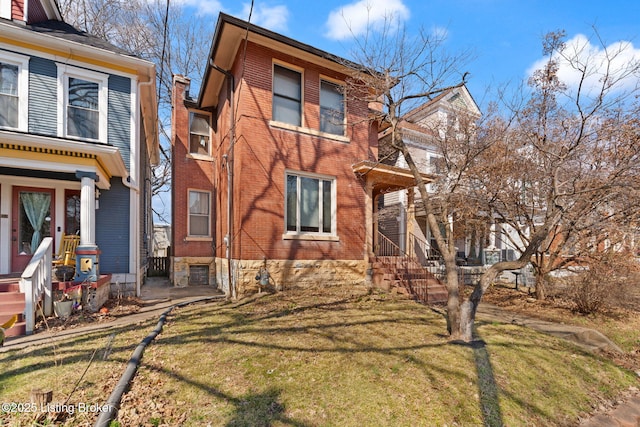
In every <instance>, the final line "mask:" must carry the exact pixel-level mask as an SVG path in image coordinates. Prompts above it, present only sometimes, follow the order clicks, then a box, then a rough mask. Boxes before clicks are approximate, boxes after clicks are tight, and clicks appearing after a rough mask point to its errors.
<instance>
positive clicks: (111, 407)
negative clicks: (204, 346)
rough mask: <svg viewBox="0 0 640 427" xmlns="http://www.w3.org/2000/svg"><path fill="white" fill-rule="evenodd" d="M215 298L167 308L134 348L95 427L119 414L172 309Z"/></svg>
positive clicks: (211, 298)
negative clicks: (145, 354)
mask: <svg viewBox="0 0 640 427" xmlns="http://www.w3.org/2000/svg"><path fill="white" fill-rule="evenodd" d="M214 299H220V297H219V296H215V297H207V298H200V299H197V300H191V301H186V302H182V303H179V304H174V305H172V306H171V307H169V308H168V309H166V310H165V311H164V312H163V313H162V314H161V315H160V319H159V320H158V323H157V324H156V327H155V329H154V330H153V331H151V333H150V334H149V335H147V336H146V337H145V338H144V339H143V340H142V341H141V342H140V344H138V346H137V347H136V349H135V350H134V352H133V354H132V355H131V358H130V359H129V362H127V367H126V369H125V370H124V373H123V374H122V376H121V377H120V380H119V381H118V384H116V386H115V388H114V389H113V391H112V392H111V395H110V396H109V399H107V403H105V404H104V405H103V406H102V408H104V407H107V408H108V409H107V410H106V411H104V412H101V413H100V416H99V417H98V420H97V421H96V423H95V424H94V427H108V426H109V424H110V423H111V421H112V420H114V419H115V418H116V416H117V415H118V410H119V409H120V401H121V400H122V396H123V395H124V394H125V393H126V391H127V389H128V388H129V383H131V380H133V377H134V376H135V375H136V372H137V370H138V366H139V365H140V361H141V360H142V354H143V353H144V350H145V348H146V347H147V346H148V345H149V344H151V342H152V341H153V340H154V339H155V338H156V337H157V336H158V334H160V332H162V327H163V326H164V323H165V322H166V321H167V316H168V315H169V313H171V311H172V310H173V309H174V308H176V307H184V306H186V305H189V304H194V303H197V302H203V301H210V300H214Z"/></svg>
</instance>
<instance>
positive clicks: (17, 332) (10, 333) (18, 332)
mask: <svg viewBox="0 0 640 427" xmlns="http://www.w3.org/2000/svg"><path fill="white" fill-rule="evenodd" d="M26 334H27V324H26V323H25V322H24V321H22V322H16V323H15V324H14V325H13V326H12V327H11V328H9V329H7V330H6V331H4V336H5V338H8V337H20V336H22V335H26Z"/></svg>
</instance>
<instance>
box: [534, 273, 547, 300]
mask: <svg viewBox="0 0 640 427" xmlns="http://www.w3.org/2000/svg"><path fill="white" fill-rule="evenodd" d="M537 273H538V274H536V299H537V300H538V301H544V300H545V298H546V297H547V274H546V273H544V272H542V271H538V272H537Z"/></svg>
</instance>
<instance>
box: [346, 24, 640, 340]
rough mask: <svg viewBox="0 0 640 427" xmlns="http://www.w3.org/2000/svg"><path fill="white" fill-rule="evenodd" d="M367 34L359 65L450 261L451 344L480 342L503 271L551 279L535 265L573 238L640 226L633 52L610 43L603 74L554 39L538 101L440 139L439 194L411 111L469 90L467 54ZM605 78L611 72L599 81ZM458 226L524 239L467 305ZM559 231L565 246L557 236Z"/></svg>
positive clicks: (535, 94) (535, 83) (533, 84)
mask: <svg viewBox="0 0 640 427" xmlns="http://www.w3.org/2000/svg"><path fill="white" fill-rule="evenodd" d="M369 36H371V35H369ZM369 36H368V37H369ZM368 37H365V38H364V39H363V40H361V41H360V42H359V43H358V44H357V52H356V53H355V54H354V59H355V62H357V63H359V64H361V65H360V66H356V67H355V68H356V71H357V72H358V73H360V75H362V74H363V73H364V74H367V75H369V76H370V77H371V79H370V80H371V86H372V88H373V90H372V93H374V94H375V96H376V99H375V100H376V101H377V102H378V105H379V106H381V109H382V112H383V114H384V120H385V122H386V123H387V125H388V126H389V127H390V134H391V146H392V148H393V149H395V150H397V151H398V152H400V153H401V154H402V155H403V156H404V158H405V160H406V163H407V165H408V167H409V169H411V171H412V172H413V175H414V177H415V179H416V182H417V187H418V190H419V194H420V197H421V199H422V203H423V206H424V209H425V212H426V216H427V223H428V226H429V229H430V232H431V234H432V237H433V239H434V240H435V241H436V242H437V245H438V249H439V251H440V253H441V255H442V258H443V260H444V264H445V269H446V279H445V282H446V283H445V285H446V287H447V290H448V293H449V296H448V301H447V325H448V330H449V333H450V336H451V338H452V339H461V340H464V341H469V340H471V339H472V330H473V323H474V319H475V315H476V311H477V309H478V305H479V303H480V300H481V298H482V296H483V295H484V293H485V292H486V290H487V289H488V287H489V286H490V285H491V284H492V283H493V282H494V280H495V279H496V277H497V276H498V275H499V274H500V273H501V272H503V271H505V270H516V269H520V268H522V267H524V266H525V265H527V264H528V263H529V262H530V261H532V260H533V262H534V265H536V266H537V268H540V269H541V270H540V271H542V268H547V269H548V268H550V266H552V265H556V264H557V263H551V264H549V263H546V264H544V263H536V260H537V259H539V258H538V257H541V255H544V254H545V253H546V252H548V251H549V249H550V248H551V247H554V245H555V247H557V248H558V250H559V252H558V254H559V253H560V251H561V250H562V249H563V248H566V243H567V242H568V241H569V240H570V239H569V238H568V237H569V236H571V235H576V236H577V235H581V234H584V230H587V229H588V230H590V231H593V230H594V229H597V227H598V225H599V224H602V220H603V218H606V219H608V220H613V219H616V218H618V219H619V218H621V217H622V216H623V215H624V216H625V217H627V218H629V217H636V218H637V209H638V208H637V207H635V203H633V202H632V203H623V202H622V201H624V200H629V201H632V200H637V196H634V195H630V194H629V193H634V194H636V193H635V192H636V191H637V190H635V189H636V188H638V183H637V179H638V176H639V175H638V170H637V168H638V164H639V163H638V150H640V144H638V127H637V126H635V125H634V126H632V123H637V120H632V118H633V116H634V114H637V110H636V111H629V105H628V102H629V99H630V98H629V91H628V90H626V91H625V90H620V89H619V86H620V83H621V82H622V81H624V80H625V79H627V78H628V77H629V76H631V75H634V73H637V72H638V64H637V63H630V64H627V66H626V67H625V68H623V69H622V70H620V69H614V67H613V65H614V64H615V63H616V62H617V59H618V56H620V55H622V54H623V52H624V46H622V47H620V48H616V49H609V48H607V47H606V46H605V45H604V43H602V48H603V50H604V52H605V54H604V55H603V56H601V57H600V58H598V59H599V60H601V61H604V67H602V66H601V65H602V64H594V61H595V60H596V59H595V58H589V56H588V55H584V54H583V53H582V52H570V51H568V50H567V49H566V46H565V44H564V33H562V32H560V33H550V34H548V35H547V36H546V38H545V40H544V53H545V55H546V57H547V62H546V64H545V65H544V67H543V68H542V69H541V70H539V71H537V72H536V73H535V74H534V75H533V77H532V78H531V79H530V81H529V82H528V88H529V89H530V91H531V93H530V94H528V95H527V94H524V95H523V96H522V97H521V100H522V101H521V103H519V104H517V105H511V107H512V108H511V109H510V110H507V113H508V114H505V113H504V111H505V110H504V109H499V108H496V107H494V108H490V110H489V111H488V112H487V114H486V116H485V117H484V118H483V121H482V123H480V124H475V123H471V122H469V121H468V120H467V119H466V118H460V119H459V121H458V124H457V127H456V128H455V129H454V130H453V132H447V136H445V137H444V138H440V139H439V141H440V142H439V144H440V149H441V151H442V153H443V161H444V163H445V168H444V171H443V172H444V173H443V175H442V177H440V178H439V179H438V180H437V181H436V183H435V189H436V191H435V192H434V194H429V193H428V191H427V187H426V185H425V184H426V183H425V182H424V179H423V178H422V175H421V174H420V172H422V171H421V170H420V169H419V167H418V166H417V165H416V162H415V161H414V160H413V158H412V155H411V152H410V150H409V149H408V147H407V145H406V144H405V142H404V139H403V127H402V121H403V114H404V113H405V112H406V111H407V109H406V106H407V105H412V106H415V102H416V101H417V100H418V101H422V102H424V101H426V100H429V99H430V98H431V97H433V96H435V95H437V94H439V93H441V92H442V91H443V90H447V89H449V88H452V87H455V86H457V85H460V84H462V83H464V80H465V79H464V77H465V75H463V76H462V78H460V77H459V76H460V73H459V72H458V70H459V68H460V67H461V66H462V65H463V64H464V63H465V60H466V59H468V56H465V55H462V56H450V55H447V54H445V53H444V52H443V50H442V41H443V40H442V39H439V38H438V37H433V35H427V34H425V33H421V34H420V35H419V36H418V38H417V40H416V39H413V38H411V37H408V36H407V34H406V33H405V32H404V30H402V29H395V28H394V27H393V26H392V25H387V26H386V27H385V31H383V32H382V33H381V34H380V35H379V37H375V40H374V39H371V38H368ZM561 59H562V60H563V61H566V62H567V63H568V64H569V65H570V66H572V67H573V69H574V70H575V72H576V73H577V75H578V76H579V77H578V79H579V84H578V87H577V89H574V90H569V89H568V88H567V87H566V86H565V85H564V84H563V82H562V81H561V80H560V79H559V77H558V70H559V65H560V64H559V61H560V60H561ZM596 65H598V66H596ZM595 73H600V75H599V76H598V78H597V79H595V80H594V79H593V78H592V77H593V75H594V74H595ZM456 77H457V78H458V82H457V83H456V81H455V80H456ZM449 82H452V83H449ZM587 83H588V84H587ZM634 90H635V88H634ZM625 111H626V113H625ZM636 117H637V115H636ZM436 140H438V139H436ZM450 218H455V219H456V220H458V221H463V222H465V221H477V222H479V223H480V224H481V226H482V223H483V222H485V223H487V222H492V221H494V220H496V219H497V220H498V221H499V222H501V223H503V224H508V225H509V226H510V228H511V229H512V230H513V231H514V234H513V235H509V236H507V237H508V238H509V239H511V243H512V244H513V245H514V246H516V247H517V248H518V249H519V252H520V256H519V258H518V259H517V260H514V261H503V262H498V263H496V264H494V265H492V266H491V267H490V268H489V269H488V270H487V271H486V272H485V273H484V274H483V276H482V277H481V280H480V281H479V283H478V284H477V285H476V286H475V287H474V290H473V292H472V293H471V295H470V296H469V298H467V299H466V300H465V299H464V297H463V295H462V292H461V289H459V284H458V283H459V281H458V272H457V266H456V248H455V247H454V243H453V240H454V239H453V237H454V236H453V228H452V227H448V226H445V227H441V225H442V224H449V222H450ZM558 233H560V234H562V233H564V235H565V237H563V238H561V239H558V238H557V236H558V235H559V234H558ZM532 257H533V258H532ZM542 266H544V267H542ZM543 275H544V274H541V273H539V274H538V276H540V277H541V276H543ZM543 291H544V285H543V284H542V285H541V286H540V292H543Z"/></svg>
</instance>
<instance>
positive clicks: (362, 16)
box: [325, 0, 410, 40]
mask: <svg viewBox="0 0 640 427" xmlns="http://www.w3.org/2000/svg"><path fill="white" fill-rule="evenodd" d="M409 15H410V13H409V9H408V8H407V7H406V6H405V5H404V3H403V2H402V0H359V1H356V2H354V3H350V4H348V5H346V6H342V7H339V8H337V9H334V10H333V11H332V12H331V13H330V14H329V18H328V19H327V22H326V24H325V25H326V27H327V32H326V36H327V37H328V38H330V39H333V40H344V39H348V38H351V37H357V36H360V35H362V34H364V33H365V32H366V31H367V30H371V29H373V30H376V29H381V28H382V27H383V26H384V25H385V24H391V25H397V24H399V23H400V22H402V21H406V20H407V19H409ZM389 20H391V21H390V22H389Z"/></svg>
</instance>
